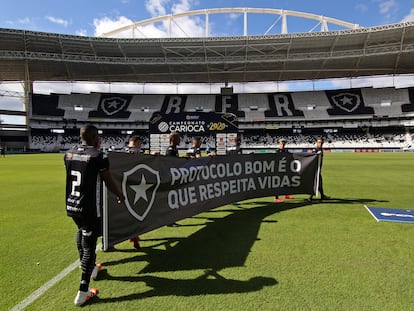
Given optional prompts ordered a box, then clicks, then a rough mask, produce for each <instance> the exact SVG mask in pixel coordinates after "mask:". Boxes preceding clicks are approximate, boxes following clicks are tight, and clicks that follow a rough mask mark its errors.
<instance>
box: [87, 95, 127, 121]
mask: <svg viewBox="0 0 414 311" xmlns="http://www.w3.org/2000/svg"><path fill="white" fill-rule="evenodd" d="M131 100H132V95H122V94H119V95H118V94H102V95H101V98H100V99H99V104H98V109H97V110H95V111H91V112H90V113H89V117H90V118H102V119H108V118H109V119H126V118H129V116H130V115H131V112H130V111H128V106H129V103H130V102H131Z"/></svg>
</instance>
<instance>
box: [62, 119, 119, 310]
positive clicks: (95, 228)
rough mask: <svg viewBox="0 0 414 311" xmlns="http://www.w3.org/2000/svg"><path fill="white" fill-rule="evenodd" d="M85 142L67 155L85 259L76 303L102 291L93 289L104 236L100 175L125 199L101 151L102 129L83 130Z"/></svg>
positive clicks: (69, 203)
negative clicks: (98, 249)
mask: <svg viewBox="0 0 414 311" xmlns="http://www.w3.org/2000/svg"><path fill="white" fill-rule="evenodd" d="M80 136H81V140H82V144H81V145H79V146H75V147H73V148H72V149H70V150H69V151H68V152H67V153H66V154H65V167H66V213H67V215H68V216H69V217H72V219H73V221H74V222H75V224H76V225H77V227H78V231H77V234H76V245H77V248H78V252H79V259H80V261H81V268H82V276H81V281H80V286H79V291H78V293H77V295H76V297H75V300H74V303H75V305H78V306H81V305H83V304H85V303H86V302H87V301H88V300H90V299H91V298H92V297H94V296H96V295H97V294H98V292H99V291H98V289H96V288H89V282H90V279H91V277H92V278H93V279H95V278H96V277H97V275H98V272H99V270H100V269H101V268H102V265H96V263H95V259H96V254H95V249H96V241H97V238H98V236H100V235H101V229H102V219H101V215H102V213H101V207H100V204H99V203H100V202H99V199H97V197H98V195H97V194H98V191H99V188H98V187H99V186H100V184H101V183H100V178H102V179H103V181H105V184H106V186H107V187H108V189H109V191H111V192H112V193H114V194H115V195H116V196H117V200H118V203H122V202H123V201H124V200H125V198H124V196H123V194H122V192H120V191H119V189H118V187H117V186H116V185H115V183H114V182H113V180H112V177H111V174H110V172H109V161H108V159H107V158H106V157H105V155H104V154H103V153H102V152H101V151H99V148H100V137H99V135H98V129H97V128H96V127H95V126H93V125H87V126H85V127H83V128H81V130H80Z"/></svg>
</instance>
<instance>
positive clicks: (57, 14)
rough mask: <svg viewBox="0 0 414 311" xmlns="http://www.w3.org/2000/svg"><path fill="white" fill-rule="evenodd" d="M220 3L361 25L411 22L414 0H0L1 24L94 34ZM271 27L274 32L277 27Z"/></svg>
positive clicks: (257, 21)
mask: <svg viewBox="0 0 414 311" xmlns="http://www.w3.org/2000/svg"><path fill="white" fill-rule="evenodd" d="M219 7H262V8H275V9H285V10H295V11H301V12H307V13H314V14H318V15H324V16H328V17H333V18H337V19H340V20H344V21H347V22H351V23H355V24H360V25H361V26H364V27H368V26H376V25H382V24H389V23H398V22H401V21H414V0H364V1H363V0H100V1H96V0H95V1H92V0H70V1H68V0H38V1H33V0H13V1H2V4H1V10H0V27H3V28H15V29H26V30H37V31H46V32H56V33H64V34H78V35H87V36H94V35H97V34H100V33H102V32H105V31H109V30H111V29H114V28H117V27H119V26H122V25H126V24H128V23H131V22H135V21H139V20H143V19H147V18H150V17H153V16H159V15H164V14H170V13H172V12H182V11H188V10H195V9H205V8H219ZM274 20H275V17H264V16H258V17H253V16H252V17H251V18H250V19H249V34H262V33H264V32H265V31H266V29H267V28H268V27H269V26H270V25H271V24H272V22H274ZM203 22H204V20H201V19H197V18H193V19H187V20H184V21H183V25H184V27H188V28H187V29H186V30H187V32H189V33H190V34H191V35H197V34H199V33H200V31H201V30H200V29H199V28H201V27H202V23H203ZM241 23H242V18H241V16H238V15H231V16H229V15H226V16H224V15H222V16H217V17H215V18H211V29H212V30H211V32H212V34H216V35H232V34H236V35H237V34H240V33H241V31H242V27H241V25H242V24H241ZM288 23H289V32H293V31H308V30H309V29H310V28H312V24H309V25H308V23H307V21H305V20H301V24H302V25H299V26H297V25H294V23H293V22H290V21H289V20H288ZM302 26H303V29H299V28H300V27H302ZM154 28H155V29H154ZM157 28H158V29H157ZM162 28H163V25H155V26H153V28H150V29H146V30H145V31H146V35H147V36H156V35H157V34H160V33H161V34H162V32H163V31H164V30H165V29H162ZM279 28H280V27H279ZM274 29H275V31H277V27H275V28H274ZM157 31H161V32H157Z"/></svg>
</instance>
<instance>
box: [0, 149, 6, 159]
mask: <svg viewBox="0 0 414 311" xmlns="http://www.w3.org/2000/svg"><path fill="white" fill-rule="evenodd" d="M0 155H1V157H2V158H5V157H6V147H4V148H1V147H0Z"/></svg>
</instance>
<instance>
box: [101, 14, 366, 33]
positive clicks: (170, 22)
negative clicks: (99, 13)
mask: <svg viewBox="0 0 414 311" xmlns="http://www.w3.org/2000/svg"><path fill="white" fill-rule="evenodd" d="M214 14H243V35H244V36H247V33H248V32H247V29H248V14H269V15H276V16H278V17H277V19H276V20H275V21H274V22H273V23H272V25H270V27H269V28H268V29H267V30H266V32H265V33H264V34H265V35H267V34H268V33H269V32H270V31H271V30H272V29H273V28H274V27H275V25H276V24H277V23H278V22H279V21H280V20H281V21H282V27H281V34H287V33H288V22H287V17H288V16H292V17H299V18H304V19H309V20H314V21H316V22H317V24H316V25H315V26H313V27H312V28H311V29H310V30H309V31H313V30H315V29H316V28H317V27H318V26H320V29H321V31H328V30H329V27H328V24H332V25H336V26H340V27H344V28H346V29H358V28H361V26H360V25H358V24H352V23H348V22H345V21H342V20H339V19H336V18H332V17H326V16H321V15H316V14H311V13H305V12H298V11H290V10H281V9H271V8H216V9H205V10H194V11H188V12H181V13H176V14H169V15H164V16H157V17H153V18H149V19H145V20H142V21H139V22H136V23H133V24H131V25H127V26H124V27H121V28H118V29H114V30H112V31H110V32H107V33H103V34H101V36H102V37H117V36H119V35H125V34H126V35H128V34H129V35H128V37H130V38H136V37H142V36H143V37H144V38H145V37H146V35H145V32H144V31H143V29H142V27H143V26H146V25H150V24H155V23H158V22H164V23H166V25H167V26H168V29H167V36H168V37H172V36H173V31H172V30H173V29H172V28H173V26H174V25H175V26H177V28H178V29H179V30H180V31H181V34H182V35H181V36H184V37H185V36H186V37H190V36H189V35H188V34H187V33H186V31H185V29H183V28H182V27H181V26H180V18H183V17H193V16H200V15H204V36H205V37H209V36H210V23H209V18H210V15H214Z"/></svg>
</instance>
